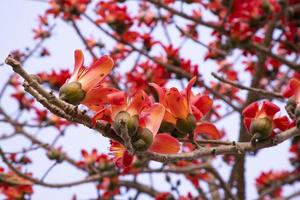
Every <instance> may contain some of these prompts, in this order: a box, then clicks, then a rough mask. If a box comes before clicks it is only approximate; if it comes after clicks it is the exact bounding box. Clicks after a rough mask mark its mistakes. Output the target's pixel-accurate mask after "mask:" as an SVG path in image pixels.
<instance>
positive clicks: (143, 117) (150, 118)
mask: <svg viewBox="0 0 300 200" xmlns="http://www.w3.org/2000/svg"><path fill="white" fill-rule="evenodd" d="M164 115H165V107H164V106H163V105H162V104H159V103H157V104H153V105H152V107H150V108H148V109H146V110H143V112H142V113H141V114H140V119H139V125H140V127H143V128H147V129H149V130H150V131H151V132H152V134H153V137H154V136H155V135H156V134H157V132H158V129H159V127H160V124H161V122H162V120H163V117H164Z"/></svg>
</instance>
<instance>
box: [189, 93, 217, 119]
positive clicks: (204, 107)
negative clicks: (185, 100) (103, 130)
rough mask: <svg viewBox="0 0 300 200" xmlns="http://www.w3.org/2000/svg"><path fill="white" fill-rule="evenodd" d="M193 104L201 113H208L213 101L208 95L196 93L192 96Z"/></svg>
mask: <svg viewBox="0 0 300 200" xmlns="http://www.w3.org/2000/svg"><path fill="white" fill-rule="evenodd" d="M192 102H193V105H194V106H196V107H197V108H198V109H199V110H200V111H201V112H202V114H203V115H205V114H206V113H208V111H209V110H210V109H211V107H212V104H213V101H212V100H211V98H210V97H209V96H208V95H203V96H201V95H197V96H195V97H192Z"/></svg>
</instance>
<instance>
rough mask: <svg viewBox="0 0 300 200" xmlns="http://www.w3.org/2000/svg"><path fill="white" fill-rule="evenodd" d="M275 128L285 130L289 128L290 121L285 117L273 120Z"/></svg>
mask: <svg viewBox="0 0 300 200" xmlns="http://www.w3.org/2000/svg"><path fill="white" fill-rule="evenodd" d="M273 122H274V124H275V127H276V128H279V129H280V130H282V131H285V130H287V129H288V128H289V127H290V121H289V119H288V117H287V116H282V117H278V118H276V119H274V120H273Z"/></svg>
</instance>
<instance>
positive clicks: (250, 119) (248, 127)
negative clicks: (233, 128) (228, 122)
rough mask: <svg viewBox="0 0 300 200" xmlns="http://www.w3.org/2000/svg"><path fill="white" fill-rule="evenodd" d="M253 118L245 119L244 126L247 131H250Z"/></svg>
mask: <svg viewBox="0 0 300 200" xmlns="http://www.w3.org/2000/svg"><path fill="white" fill-rule="evenodd" d="M252 119H253V118H249V117H245V118H244V125H245V127H246V128H247V130H248V131H249V129H250V125H251V121H252Z"/></svg>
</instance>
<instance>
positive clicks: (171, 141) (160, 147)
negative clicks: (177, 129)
mask: <svg viewBox="0 0 300 200" xmlns="http://www.w3.org/2000/svg"><path fill="white" fill-rule="evenodd" d="M149 150H150V151H152V152H156V153H163V154H175V153H178V151H179V150H180V144H179V142H178V140H177V139H176V138H174V137H172V136H170V135H168V134H166V133H160V134H157V135H156V136H155V138H154V140H153V143H152V145H151V146H150V148H149Z"/></svg>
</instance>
